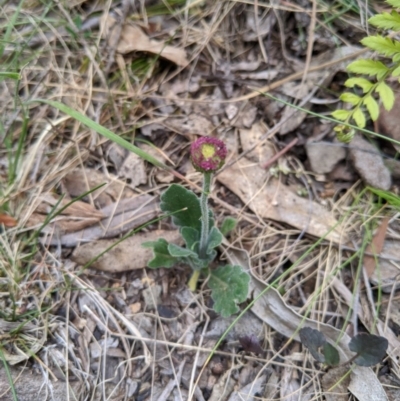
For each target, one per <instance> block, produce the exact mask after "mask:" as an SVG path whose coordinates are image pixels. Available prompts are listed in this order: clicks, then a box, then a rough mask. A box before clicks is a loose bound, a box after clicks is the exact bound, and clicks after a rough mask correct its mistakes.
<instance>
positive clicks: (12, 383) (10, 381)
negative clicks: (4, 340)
mask: <svg viewBox="0 0 400 401" xmlns="http://www.w3.org/2000/svg"><path fill="white" fill-rule="evenodd" d="M0 359H1V361H2V362H3V365H4V370H5V372H6V376H7V379H8V382H9V384H10V389H11V394H12V398H13V400H14V401H18V395H17V392H16V391H15V386H14V382H13V378H12V376H11V372H10V369H9V368H8V363H7V361H6V358H5V356H4V353H3V348H2V346H0ZM2 398H3V397H2Z"/></svg>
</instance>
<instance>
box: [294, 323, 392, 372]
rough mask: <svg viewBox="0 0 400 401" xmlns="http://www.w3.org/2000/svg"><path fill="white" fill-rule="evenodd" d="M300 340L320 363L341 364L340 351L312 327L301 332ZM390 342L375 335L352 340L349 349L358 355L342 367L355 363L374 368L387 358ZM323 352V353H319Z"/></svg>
mask: <svg viewBox="0 0 400 401" xmlns="http://www.w3.org/2000/svg"><path fill="white" fill-rule="evenodd" d="M299 334H300V340H301V342H302V344H303V345H304V346H305V347H307V348H308V350H309V351H310V353H311V355H312V356H313V357H314V359H316V360H317V361H318V362H321V363H324V364H325V365H328V366H337V365H339V362H340V357H339V352H338V350H337V349H336V348H335V347H334V346H333V345H332V344H330V343H328V342H327V341H326V338H325V336H324V335H323V334H322V333H321V332H320V331H318V330H315V329H312V328H311V327H304V328H303V329H301V330H300V332H299ZM387 347H388V340H387V339H386V338H384V337H380V336H375V335H373V334H358V335H356V336H355V337H353V338H352V339H351V340H350V343H349V349H350V351H353V352H355V353H356V354H355V355H354V356H353V357H352V358H350V359H349V360H348V361H345V362H344V363H343V364H342V365H347V364H350V363H352V362H354V363H355V364H356V365H359V366H373V365H376V364H377V363H379V362H380V361H381V360H382V359H383V358H384V356H385V354H386V350H387ZM319 350H321V352H320V351H319Z"/></svg>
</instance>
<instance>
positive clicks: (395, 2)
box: [386, 0, 400, 8]
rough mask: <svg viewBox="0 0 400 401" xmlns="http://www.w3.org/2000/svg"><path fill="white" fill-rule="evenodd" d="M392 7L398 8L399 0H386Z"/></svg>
mask: <svg viewBox="0 0 400 401" xmlns="http://www.w3.org/2000/svg"><path fill="white" fill-rule="evenodd" d="M386 3H388V4H390V5H391V6H392V7H396V8H400V0H386Z"/></svg>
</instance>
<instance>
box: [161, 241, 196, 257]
mask: <svg viewBox="0 0 400 401" xmlns="http://www.w3.org/2000/svg"><path fill="white" fill-rule="evenodd" d="M168 252H169V254H170V255H171V256H173V257H174V258H186V257H188V256H194V257H196V256H197V253H196V252H193V251H191V250H190V249H187V248H182V247H181V246H179V245H176V244H168Z"/></svg>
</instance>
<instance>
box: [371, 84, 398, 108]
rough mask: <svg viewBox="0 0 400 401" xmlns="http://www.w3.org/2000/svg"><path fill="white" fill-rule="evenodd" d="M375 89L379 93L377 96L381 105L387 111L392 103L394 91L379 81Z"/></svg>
mask: <svg viewBox="0 0 400 401" xmlns="http://www.w3.org/2000/svg"><path fill="white" fill-rule="evenodd" d="M375 91H376V92H377V93H378V94H379V97H380V99H381V101H382V103H383V107H384V108H385V109H386V110H387V111H389V110H391V109H392V107H393V105H394V92H393V89H392V88H391V87H390V86H388V85H387V84H386V83H385V82H380V83H379V84H378V85H377V87H376V89H375Z"/></svg>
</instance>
